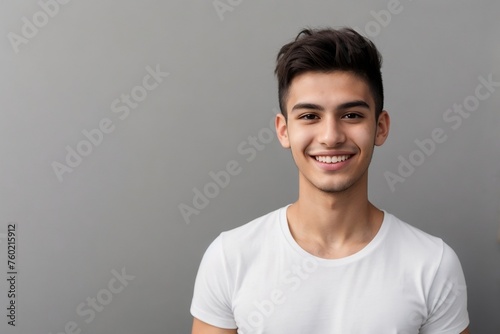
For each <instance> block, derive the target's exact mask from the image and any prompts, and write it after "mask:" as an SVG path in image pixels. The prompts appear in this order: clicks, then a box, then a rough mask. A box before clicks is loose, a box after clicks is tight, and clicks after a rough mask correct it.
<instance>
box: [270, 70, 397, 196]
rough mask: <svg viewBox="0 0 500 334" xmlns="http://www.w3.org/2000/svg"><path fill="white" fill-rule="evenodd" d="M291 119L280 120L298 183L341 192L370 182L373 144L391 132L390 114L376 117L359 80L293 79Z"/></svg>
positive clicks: (336, 75) (335, 75)
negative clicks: (296, 169) (297, 173)
mask: <svg viewBox="0 0 500 334" xmlns="http://www.w3.org/2000/svg"><path fill="white" fill-rule="evenodd" d="M286 110H287V119H285V117H284V116H283V115H278V116H277V118H276V132H277V134H278V139H279V140H280V142H281V145H282V146H283V147H285V148H290V149H291V151H292V156H293V158H294V160H295V163H296V164H297V167H298V169H299V184H300V185H301V187H303V186H308V187H310V186H312V187H313V188H315V189H319V190H320V191H323V192H328V193H338V192H342V191H345V190H347V189H349V188H351V187H353V186H354V185H364V186H365V187H366V184H367V180H368V166H369V165H370V161H371V157H372V154H373V149H374V145H382V144H383V143H384V141H385V139H386V138H387V135H388V131H389V115H388V114H387V112H385V111H383V112H382V113H381V114H380V116H379V118H378V120H377V119H376V117H375V102H374V99H373V96H372V93H371V91H370V88H369V86H368V85H367V83H366V82H365V80H363V79H362V78H361V77H359V76H357V75H355V74H353V73H351V72H345V71H334V72H328V73H324V72H306V73H303V74H300V75H298V76H297V77H295V78H294V79H293V80H292V83H291V85H290V88H289V91H288V97H287V100H286Z"/></svg>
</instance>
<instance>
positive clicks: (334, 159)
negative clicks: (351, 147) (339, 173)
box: [314, 154, 353, 164]
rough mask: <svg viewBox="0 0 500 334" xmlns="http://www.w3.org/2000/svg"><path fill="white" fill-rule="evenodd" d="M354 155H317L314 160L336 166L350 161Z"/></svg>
mask: <svg viewBox="0 0 500 334" xmlns="http://www.w3.org/2000/svg"><path fill="white" fill-rule="evenodd" d="M352 156H353V155H352V154H350V155H333V156H331V155H317V156H315V157H314V158H315V159H316V160H317V161H319V162H323V163H327V164H336V163H339V162H342V161H346V160H347V159H350V158H351V157H352Z"/></svg>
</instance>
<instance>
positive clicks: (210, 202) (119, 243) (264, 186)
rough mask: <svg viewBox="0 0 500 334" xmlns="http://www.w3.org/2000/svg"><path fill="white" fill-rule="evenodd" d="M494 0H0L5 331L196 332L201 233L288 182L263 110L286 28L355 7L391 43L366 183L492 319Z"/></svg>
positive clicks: (235, 218) (498, 10)
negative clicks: (435, 249)
mask: <svg viewBox="0 0 500 334" xmlns="http://www.w3.org/2000/svg"><path fill="white" fill-rule="evenodd" d="M499 14H500V5H499V2H497V1H493V0H491V1H472V0H471V1H451V0H446V1H439V2H435V1H423V0H422V1H416V0H414V1H411V0H401V1H396V0H389V1H385V0H379V1H368V0H364V1H356V2H352V1H347V0H343V1H341V0H338V1H308V2H306V1H284V0H275V1H248V0H220V1H212V0H203V1H202V0H198V1H180V0H177V1H130V0H120V1H118V0H115V1H78V0H73V1H67V0H64V1H63V0H57V1H56V0H41V1H35V0H30V1H17V2H13V1H2V2H1V4H0V18H1V20H0V22H1V24H0V29H1V35H2V36H3V38H2V39H1V42H0V43H1V44H0V47H1V53H0V57H1V58H0V64H1V65H0V69H1V70H0V73H1V75H0V88H1V89H0V94H1V101H2V108H1V116H2V117H1V122H0V152H1V156H2V158H1V159H0V172H1V187H0V200H1V205H0V273H1V274H0V277H3V278H2V279H1V281H0V292H1V293H0V309H1V310H2V311H1V312H2V314H1V317H0V319H2V320H1V322H0V332H1V333H19V334H34V333H37V334H40V333H42V334H48V333H52V334H56V333H68V334H69V333H122V334H126V333H128V334H137V333H141V334H156V333H168V334H181V333H188V332H189V331H190V327H191V321H192V320H191V315H190V314H189V306H190V303H191V298H192V290H193V283H194V279H195V276H196V272H197V269H198V265H199V263H200V260H201V257H202V255H203V253H204V251H205V249H206V248H207V246H208V245H209V244H210V242H211V241H212V240H213V239H214V238H215V237H216V236H217V235H218V234H219V233H220V232H221V231H224V230H228V229H231V228H234V227H236V226H239V225H242V224H244V223H246V222H248V221H250V220H252V219H253V218H256V217H258V216H260V215H262V214H264V213H267V212H269V211H271V210H274V209H276V208H278V207H281V206H283V205H285V204H288V203H290V202H292V201H293V200H294V199H295V198H296V196H297V171H296V168H295V166H294V164H293V161H292V159H291V156H290V153H289V152H288V151H286V150H284V149H282V148H281V146H280V145H279V143H278V141H277V140H276V138H275V137H274V129H273V127H272V125H271V124H272V123H271V122H272V119H273V117H274V115H275V114H276V112H277V110H278V109H277V108H278V101H277V88H276V87H277V84H276V80H275V78H274V75H273V70H274V65H275V56H276V54H277V52H278V50H279V48H280V47H281V46H282V45H283V44H284V43H287V42H289V41H291V40H292V39H293V38H294V37H295V35H296V34H297V33H298V32H299V31H300V29H302V28H304V27H324V26H332V27H342V26H352V27H356V29H357V30H358V31H359V32H360V33H362V34H364V35H365V36H367V37H370V38H371V39H372V40H373V41H374V42H375V44H376V45H377V46H378V47H379V49H380V51H381V53H382V55H383V57H384V64H383V68H382V70H383V76H384V84H385V92H386V104H385V107H386V109H387V110H388V111H389V113H390V115H391V117H392V128H391V133H390V136H389V139H388V141H387V142H386V144H385V145H384V146H382V147H379V148H377V149H376V150H375V155H374V158H373V162H372V166H371V170H370V188H369V193H370V196H371V199H372V201H373V202H374V203H375V204H376V205H378V206H380V207H381V208H384V209H385V210H387V211H389V212H392V213H394V214H395V215H396V216H398V217H399V218H401V219H403V220H405V221H407V222H409V223H411V224H413V225H415V226H417V227H419V228H421V229H423V230H424V231H427V232H428V233H431V234H434V235H436V236H439V237H441V238H442V239H443V240H445V241H446V242H447V243H448V244H449V245H451V246H452V247H453V248H454V249H455V251H456V252H457V253H458V255H459V257H460V259H461V262H462V265H463V268H464V271H465V275H466V279H467V283H468V296H469V312H470V317H471V321H472V324H471V329H472V332H473V333H484V334H487V333H491V334H493V333H499V332H500V317H499V314H500V243H499V235H498V233H499V228H500V209H499V205H500V145H499V144H500V131H499V127H500V103H499V102H500V66H499V59H500V47H499V45H500V40H499V37H498V36H499V33H500V21H499V20H498V18H499ZM14 225H15V226H14ZM14 227H15V231H12V230H13V228H14ZM9 230H11V231H10V236H9ZM14 241H15V243H14ZM13 245H15V247H16V248H15V251H13V247H12V246H13ZM9 246H10V247H9ZM9 256H10V258H9ZM8 261H11V262H8ZM10 265H12V266H13V267H9V266H10ZM9 272H14V273H15V274H8V273H9ZM8 279H9V280H8ZM11 283H12V284H11ZM9 291H10V293H9ZM13 293H14V294H15V296H13V295H12V294H13ZM11 305H14V306H11ZM9 322H11V324H9ZM12 324H15V326H12Z"/></svg>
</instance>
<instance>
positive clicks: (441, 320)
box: [420, 244, 469, 334]
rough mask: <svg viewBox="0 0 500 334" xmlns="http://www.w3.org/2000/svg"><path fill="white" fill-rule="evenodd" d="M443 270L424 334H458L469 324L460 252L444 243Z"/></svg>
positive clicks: (434, 289)
mask: <svg viewBox="0 0 500 334" xmlns="http://www.w3.org/2000/svg"><path fill="white" fill-rule="evenodd" d="M443 245H444V248H443V254H442V257H441V262H440V265H439V268H438V269H437V272H436V275H435V277H434V280H433V282H432V285H431V287H430V291H429V294H428V300H427V310H428V317H427V321H426V322H425V323H424V324H423V325H422V327H421V328H420V334H458V333H461V332H462V331H463V330H464V329H465V328H467V326H468V325H469V314H468V312H467V287H466V284H465V277H464V273H463V270H462V266H461V265H460V261H459V259H458V257H457V255H456V253H455V252H454V251H453V249H451V248H450V247H449V246H448V245H446V244H443Z"/></svg>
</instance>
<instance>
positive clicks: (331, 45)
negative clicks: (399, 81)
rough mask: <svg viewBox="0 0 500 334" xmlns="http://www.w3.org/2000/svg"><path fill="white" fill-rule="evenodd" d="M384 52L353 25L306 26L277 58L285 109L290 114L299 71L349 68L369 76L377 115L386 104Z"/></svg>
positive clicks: (344, 69)
mask: <svg viewBox="0 0 500 334" xmlns="http://www.w3.org/2000/svg"><path fill="white" fill-rule="evenodd" d="M381 67H382V56H381V55H380V53H379V52H378V50H377V48H376V47H375V45H374V44H373V42H372V41H370V40H369V39H368V38H365V37H363V36H361V35H360V34H358V33H357V32H356V31H355V30H353V29H351V28H342V29H339V30H335V29H304V30H302V31H301V32H300V33H299V34H298V35H297V37H296V38H295V40H294V41H293V42H290V43H288V44H285V45H284V46H283V47H282V48H281V50H280V51H279V53H278V56H277V58H276V69H275V71H274V73H275V74H276V76H277V78H278V96H279V104H280V109H281V113H282V114H283V115H284V116H285V118H286V117H287V114H286V99H287V95H288V90H289V88H290V85H291V83H292V80H293V79H294V78H295V77H296V76H297V75H299V74H302V73H305V72H309V71H313V72H332V71H348V72H352V73H354V74H356V75H359V76H360V77H361V78H363V79H364V80H366V82H367V84H368V86H369V87H370V89H371V92H372V94H373V99H374V101H375V115H376V117H377V119H378V116H379V115H380V113H381V112H382V109H383V107H384V88H383V85H382V74H381V71H380V68H381Z"/></svg>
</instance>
